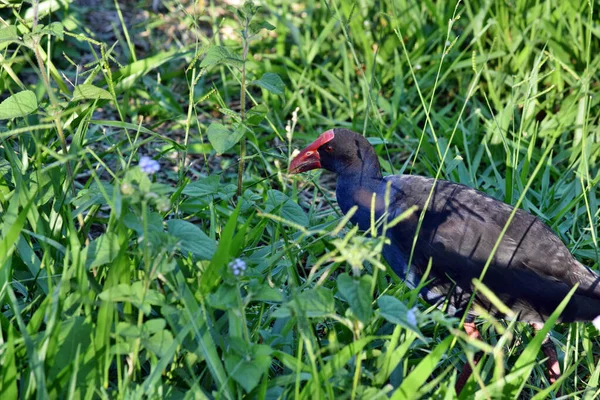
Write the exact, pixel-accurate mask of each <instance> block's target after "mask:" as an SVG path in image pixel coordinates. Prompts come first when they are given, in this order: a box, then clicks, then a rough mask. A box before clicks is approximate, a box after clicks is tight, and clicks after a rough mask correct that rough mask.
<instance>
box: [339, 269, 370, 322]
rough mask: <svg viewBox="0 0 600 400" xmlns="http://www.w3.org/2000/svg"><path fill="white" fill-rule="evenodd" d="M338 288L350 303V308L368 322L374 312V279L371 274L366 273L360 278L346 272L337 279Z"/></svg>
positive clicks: (361, 319)
mask: <svg viewBox="0 0 600 400" xmlns="http://www.w3.org/2000/svg"><path fill="white" fill-rule="evenodd" d="M337 284H338V290H339V291H340V294H341V295H342V296H343V297H344V299H345V300H346V301H347V302H348V304H350V309H351V310H352V312H353V313H354V315H356V317H357V318H358V319H359V320H360V321H362V322H363V323H365V324H366V323H368V322H369V320H370V319H371V316H372V314H373V308H372V306H371V302H372V301H373V296H372V295H371V285H372V279H371V277H370V276H369V275H364V276H362V277H361V278H359V279H356V278H352V277H351V276H350V275H348V274H346V273H344V274H341V275H340V276H339V277H338V279H337Z"/></svg>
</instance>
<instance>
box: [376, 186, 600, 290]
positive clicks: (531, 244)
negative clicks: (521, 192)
mask: <svg viewBox="0 0 600 400" xmlns="http://www.w3.org/2000/svg"><path fill="white" fill-rule="evenodd" d="M384 183H385V184H391V188H390V192H389V193H390V210H392V212H391V213H390V217H393V216H395V215H399V214H400V213H401V212H402V211H403V210H406V209H408V208H409V207H411V206H417V208H418V211H417V212H416V213H414V214H413V215H412V216H410V217H409V218H407V219H406V220H404V221H402V222H400V223H399V224H398V225H397V226H396V227H394V228H393V229H392V232H391V236H392V238H393V240H394V241H396V242H397V244H398V245H399V246H400V247H401V248H402V249H403V250H404V252H405V253H406V252H410V251H411V250H412V247H413V238H414V235H415V232H416V231H417V226H418V220H419V216H420V213H421V211H422V210H423V208H424V207H425V205H426V203H427V199H428V197H429V196H430V193H431V188H432V185H433V184H434V180H433V179H431V178H424V177H420V176H414V175H400V176H392V177H386V179H384ZM512 211H513V207H511V206H509V205H507V204H505V203H502V202H500V201H498V200H496V199H494V198H492V197H490V196H488V195H486V194H484V193H482V192H480V191H477V190H475V189H472V188H470V187H468V186H465V185H461V184H456V183H452V182H448V181H442V180H438V181H437V182H436V186H435V190H434V192H433V194H432V195H431V197H430V199H429V203H428V207H427V212H426V214H425V218H424V220H423V222H422V224H421V227H420V229H419V237H418V244H417V246H415V249H414V251H413V257H412V261H413V264H415V265H416V264H423V265H426V263H427V262H428V260H429V259H430V258H431V259H432V260H433V265H434V268H435V267H439V268H438V272H439V271H443V273H445V274H449V275H450V276H451V277H452V278H453V279H456V280H459V281H461V280H465V281H468V282H470V281H471V279H472V278H473V277H479V275H480V274H481V271H482V269H483V267H484V265H485V264H486V262H487V260H488V258H489V256H490V254H492V252H493V249H494V246H495V245H496V242H497V241H498V238H500V237H501V236H502V239H501V240H500V242H499V244H498V247H497V249H496V252H495V253H494V257H493V259H492V262H491V263H490V266H489V268H490V273H492V274H504V275H505V276H507V277H511V276H518V277H519V279H525V280H526V281H529V280H530V279H535V276H534V275H537V276H539V277H542V278H543V279H544V280H550V281H555V282H557V283H564V284H566V285H567V286H568V287H572V286H573V285H574V284H575V283H579V284H580V285H581V286H580V288H581V290H583V291H591V292H594V295H593V296H594V297H596V296H600V288H598V276H597V275H596V274H595V273H593V272H592V271H591V270H589V269H588V268H586V267H584V266H583V265H581V264H580V263H578V262H577V261H576V260H575V259H574V258H573V256H572V255H571V253H570V252H569V250H568V249H567V247H566V246H565V245H564V244H563V243H562V241H561V240H560V239H559V238H558V236H556V235H555V234H554V232H552V230H550V228H549V227H548V226H547V225H545V224H544V223H543V222H541V221H540V220H539V219H537V218H536V217H534V216H533V215H531V214H529V213H527V212H525V211H523V210H517V211H516V213H515V215H514V217H513V219H512V220H511V222H510V224H509V226H508V228H506V231H505V232H504V234H503V235H502V232H503V230H504V228H505V225H506V224H507V222H508V220H509V217H510V215H511V212H512ZM406 254H410V253H406ZM532 274H534V275H532ZM523 277H525V278H523ZM509 284H510V283H509ZM590 294H592V293H590Z"/></svg>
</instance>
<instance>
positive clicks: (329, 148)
mask: <svg viewBox="0 0 600 400" xmlns="http://www.w3.org/2000/svg"><path fill="white" fill-rule="evenodd" d="M332 150H333V149H332V148H331V146H330V145H327V146H325V151H326V152H328V153H331V151H332Z"/></svg>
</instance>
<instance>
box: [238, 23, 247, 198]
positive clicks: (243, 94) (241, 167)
mask: <svg viewBox="0 0 600 400" xmlns="http://www.w3.org/2000/svg"><path fill="white" fill-rule="evenodd" d="M249 24H250V20H249V19H248V17H246V18H245V20H244V31H243V33H242V40H243V43H244V52H243V55H242V86H241V89H240V119H241V120H242V122H241V123H242V128H243V125H244V122H245V120H246V60H247V59H248V47H249V42H248V26H249ZM245 157H246V136H245V135H244V136H242V139H241V140H240V162H239V164H238V181H237V196H238V197H239V196H241V195H242V185H243V183H244V182H243V179H244V158H245Z"/></svg>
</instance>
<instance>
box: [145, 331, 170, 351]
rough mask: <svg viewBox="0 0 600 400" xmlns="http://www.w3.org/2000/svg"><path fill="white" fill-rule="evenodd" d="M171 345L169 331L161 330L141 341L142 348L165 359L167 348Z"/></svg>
mask: <svg viewBox="0 0 600 400" xmlns="http://www.w3.org/2000/svg"><path fill="white" fill-rule="evenodd" d="M172 343H173V334H172V333H171V331H169V330H166V329H164V330H162V331H160V332H157V333H155V334H154V335H152V336H151V337H150V338H149V339H144V340H142V344H143V345H144V347H145V348H146V349H148V350H150V351H151V352H153V353H154V354H156V356H158V357H165V356H167V355H168V350H169V347H171V344H172Z"/></svg>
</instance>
